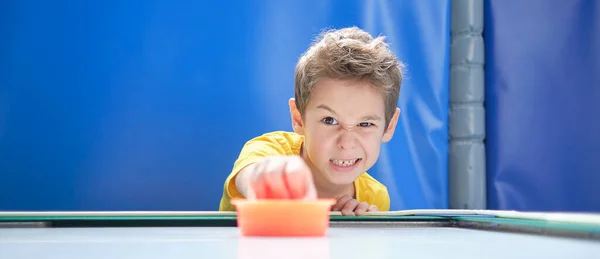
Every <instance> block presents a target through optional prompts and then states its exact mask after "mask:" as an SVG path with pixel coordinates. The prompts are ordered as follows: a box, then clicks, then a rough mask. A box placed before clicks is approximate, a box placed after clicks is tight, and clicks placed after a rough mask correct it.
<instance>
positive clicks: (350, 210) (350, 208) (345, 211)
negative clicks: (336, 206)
mask: <svg viewBox="0 0 600 259" xmlns="http://www.w3.org/2000/svg"><path fill="white" fill-rule="evenodd" d="M358 205H359V203H358V201H357V200H355V199H352V200H349V201H348V202H346V204H345V205H344V208H342V215H344V216H350V215H353V214H354V210H355V209H356V207H357V206H358Z"/></svg>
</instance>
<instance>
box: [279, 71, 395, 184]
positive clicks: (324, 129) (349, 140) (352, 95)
mask: <svg viewBox="0 0 600 259" xmlns="http://www.w3.org/2000/svg"><path fill="white" fill-rule="evenodd" d="M290 111H291V115H292V124H293V125H294V130H295V131H296V132H297V133H299V134H302V135H304V137H305V143H304V152H305V154H304V157H308V159H307V160H308V161H307V162H308V163H309V166H310V167H311V168H312V170H313V171H315V172H313V173H318V174H319V175H318V176H315V180H317V179H319V178H320V179H321V180H322V181H323V180H324V181H326V182H327V183H329V184H335V185H347V184H351V183H352V182H353V181H354V180H355V179H356V178H357V177H359V176H360V175H361V174H362V173H363V172H365V171H367V170H368V169H369V168H371V167H372V166H373V165H374V164H375V162H376V161H377V158H378V157H379V151H380V146H381V142H387V141H389V140H390V139H391V138H392V135H393V134H394V129H395V127H396V122H397V119H398V115H399V112H400V110H399V109H396V111H395V114H394V116H393V118H392V120H391V121H390V123H389V126H388V127H387V128H386V127H385V105H384V99H383V96H382V94H381V93H379V92H376V91H375V90H374V89H373V88H372V87H371V86H370V85H368V83H364V82H357V81H342V80H334V79H329V78H323V79H321V80H320V81H319V83H318V84H317V85H316V86H315V88H314V89H313V92H312V93H311V99H310V101H309V103H308V105H307V107H306V110H305V116H304V120H302V117H301V115H300V113H299V111H298V110H297V108H296V105H295V102H294V100H293V99H292V100H290Z"/></svg>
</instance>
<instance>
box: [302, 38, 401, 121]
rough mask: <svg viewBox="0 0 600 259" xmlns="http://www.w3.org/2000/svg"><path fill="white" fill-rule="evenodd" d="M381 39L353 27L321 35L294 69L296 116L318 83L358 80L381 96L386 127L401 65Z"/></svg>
mask: <svg viewBox="0 0 600 259" xmlns="http://www.w3.org/2000/svg"><path fill="white" fill-rule="evenodd" d="M384 39H385V38H384V37H383V36H380V37H377V38H373V37H372V36H371V35H370V34H369V33H367V32H365V31H364V30H361V29H359V28H357V27H351V28H343V29H339V30H329V31H325V32H323V33H321V34H320V35H319V36H318V37H317V38H316V40H315V41H314V42H313V43H312V44H311V46H310V48H309V49H308V50H307V51H306V52H305V53H304V54H303V55H302V57H301V58H300V60H299V61H298V64H297V65H296V72H295V82H294V98H295V100H296V106H297V107H298V110H299V111H300V114H302V116H304V112H305V110H306V106H307V104H308V102H309V99H310V95H311V92H312V89H313V88H314V87H315V85H316V84H317V82H318V81H319V79H321V78H324V77H327V78H332V79H340V80H359V81H361V82H368V83H370V84H371V85H373V86H374V88H375V89H376V90H377V91H379V92H380V93H381V94H382V95H383V99H384V102H385V124H386V127H387V125H388V124H389V122H390V120H391V118H392V116H393V115H394V112H395V110H396V107H397V104H398V96H399V94H400V85H401V84H402V71H403V68H404V65H403V64H402V63H401V62H400V61H398V59H397V58H396V56H395V55H394V54H393V53H392V51H391V50H390V49H389V47H388V44H386V43H385V42H384Z"/></svg>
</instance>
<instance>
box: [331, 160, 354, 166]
mask: <svg viewBox="0 0 600 259" xmlns="http://www.w3.org/2000/svg"><path fill="white" fill-rule="evenodd" d="M331 161H332V162H333V164H335V165H337V166H351V165H354V164H355V163H356V162H357V161H358V159H352V160H336V159H333V160H331Z"/></svg>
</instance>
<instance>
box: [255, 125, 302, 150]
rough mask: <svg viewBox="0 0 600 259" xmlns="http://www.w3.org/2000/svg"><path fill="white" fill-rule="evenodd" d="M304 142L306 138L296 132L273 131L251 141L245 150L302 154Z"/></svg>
mask: <svg viewBox="0 0 600 259" xmlns="http://www.w3.org/2000/svg"><path fill="white" fill-rule="evenodd" d="M303 142H304V136H302V135H300V134H297V133H295V132H288V131H273V132H268V133H264V134H262V135H260V136H257V137H254V138H252V139H250V140H249V141H247V142H246V144H245V145H244V148H251V149H254V148H268V149H276V150H278V151H279V152H278V153H282V154H287V155H292V154H296V153H299V152H300V147H301V146H302V143H303Z"/></svg>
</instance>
